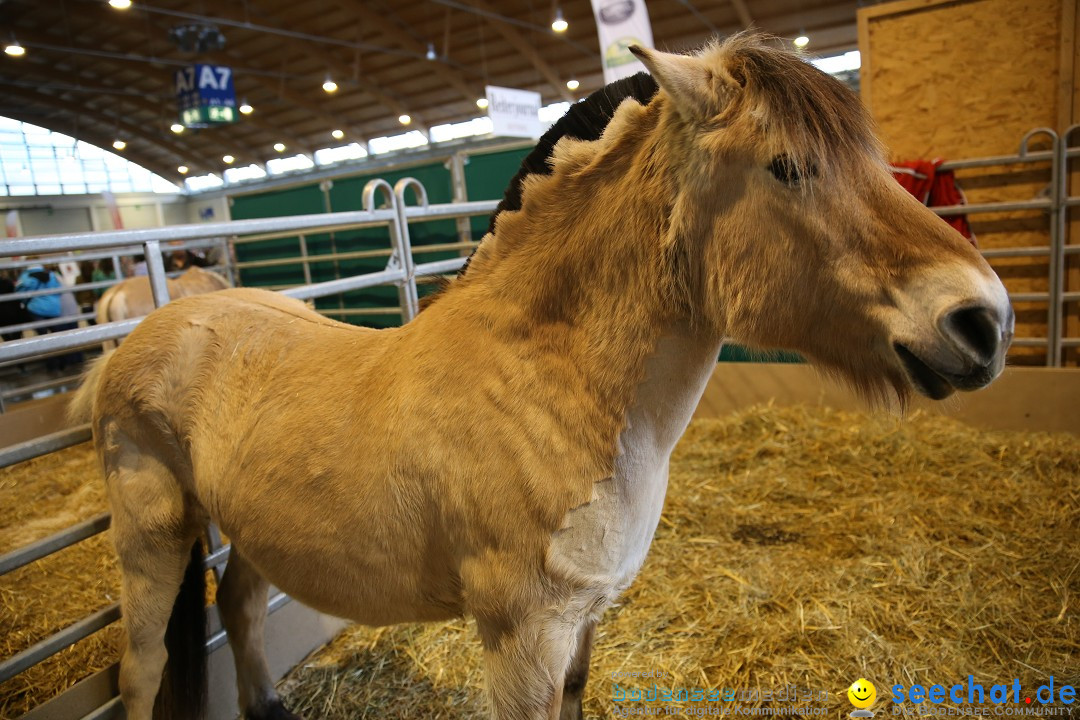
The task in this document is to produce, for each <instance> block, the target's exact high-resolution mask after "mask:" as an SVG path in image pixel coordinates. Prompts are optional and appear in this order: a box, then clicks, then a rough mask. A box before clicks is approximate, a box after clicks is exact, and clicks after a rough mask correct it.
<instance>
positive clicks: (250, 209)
mask: <svg viewBox="0 0 1080 720" xmlns="http://www.w3.org/2000/svg"><path fill="white" fill-rule="evenodd" d="M325 211H326V208H325V207H324V204H323V196H322V192H321V191H320V190H319V186H318V185H303V186H300V187H294V188H288V189H286V190H274V191H270V192H265V193H255V194H251V195H238V196H235V197H234V198H233V199H232V207H231V208H230V215H231V217H232V219H233V220H250V219H253V218H269V217H285V216H288V215H310V214H313V213H322V212H325ZM326 239H327V236H326V235H325V234H316V235H309V236H307V243H308V252H309V253H312V252H315V251H314V250H312V247H313V246H315V247H318V246H320V245H321V244H323V243H325V242H326ZM299 255H300V238H299V237H298V236H291V237H284V238H276V239H274V240H263V241H260V242H254V243H240V244H238V245H237V246H236V259H237V260H238V261H240V262H248V261H253V260H273V259H277V258H285V257H297V256H299ZM316 275H317V273H316V271H315V268H314V267H313V268H312V278H311V279H312V280H313V281H315V282H318V281H319V280H329V279H331V278H332V277H333V274H332V273H331V274H329V275H327V276H325V277H316ZM303 282H304V269H303V266H301V265H300V264H299V263H297V264H296V265H279V266H275V267H266V268H246V269H243V270H241V271H240V284H241V285H244V286H247V287H259V286H265V285H285V284H295V285H300V284H303Z"/></svg>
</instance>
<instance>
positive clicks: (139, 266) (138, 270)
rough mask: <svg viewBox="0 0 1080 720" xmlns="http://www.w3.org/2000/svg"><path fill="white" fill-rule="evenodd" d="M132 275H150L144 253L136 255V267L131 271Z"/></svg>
mask: <svg viewBox="0 0 1080 720" xmlns="http://www.w3.org/2000/svg"><path fill="white" fill-rule="evenodd" d="M131 274H132V276H134V277H139V276H140V275H148V274H149V271H148V270H147V269H146V258H145V257H143V256H142V255H136V256H135V267H134V269H133V270H132V271H131Z"/></svg>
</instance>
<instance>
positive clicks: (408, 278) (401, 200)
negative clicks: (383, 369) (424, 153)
mask: <svg viewBox="0 0 1080 720" xmlns="http://www.w3.org/2000/svg"><path fill="white" fill-rule="evenodd" d="M410 187H411V188H412V189H413V193H414V194H415V195H416V199H417V201H418V202H419V203H420V205H419V207H420V208H421V209H422V210H423V211H424V212H426V211H427V208H428V196H427V188H425V187H424V184H423V183H422V182H420V181H419V180H417V179H416V178H412V177H404V178H401V179H400V180H398V181H397V182H396V183H394V195H395V196H396V198H397V208H396V209H397V214H398V225H399V226H400V227H401V245H402V255H403V259H404V261H405V265H404V267H405V283H406V289H407V291H408V294H409V314H408V316H406V317H405V318H404V319H405V322H408V321H409V320H412V319H413V318H414V317H416V314H417V313H418V312H420V298H419V294H418V293H417V291H416V268H415V266H414V264H413V256H412V241H411V239H410V238H409V217H408V205H406V203H405V191H406V190H408V189H409V188H410Z"/></svg>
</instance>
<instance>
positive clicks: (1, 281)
mask: <svg viewBox="0 0 1080 720" xmlns="http://www.w3.org/2000/svg"><path fill="white" fill-rule="evenodd" d="M13 292H15V279H14V275H13V274H12V273H10V272H8V271H7V270H0V328H5V327H8V326H9V325H18V324H19V323H21V322H22V321H23V306H22V303H21V302H19V301H18V300H4V295H8V294H10V293H13ZM0 337H2V338H3V339H4V340H5V341H7V340H18V339H19V338H20V337H22V333H21V332H9V333H2V334H0Z"/></svg>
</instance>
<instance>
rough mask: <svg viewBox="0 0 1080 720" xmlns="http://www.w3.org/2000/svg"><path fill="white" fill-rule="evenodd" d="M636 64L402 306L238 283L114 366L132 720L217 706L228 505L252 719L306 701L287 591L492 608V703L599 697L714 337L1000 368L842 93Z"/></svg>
mask: <svg viewBox="0 0 1080 720" xmlns="http://www.w3.org/2000/svg"><path fill="white" fill-rule="evenodd" d="M633 52H634V54H635V55H636V56H637V57H638V58H640V59H641V61H642V63H643V64H644V65H645V67H646V68H648V70H649V73H650V74H651V76H652V77H651V78H650V77H648V76H647V75H642V76H639V77H637V78H635V79H633V80H632V81H629V82H628V83H623V84H621V85H617V86H609V87H608V88H605V89H604V90H603V91H599V92H598V93H595V94H594V95H593V96H591V97H590V98H588V99H587V100H585V101H584V102H582V103H579V104H577V105H574V106H572V107H571V109H570V110H569V115H568V118H569V119H568V120H566V122H564V123H562V124H561V125H560V124H556V126H554V127H553V128H552V130H551V131H549V134H548V136H547V137H546V138H545V139H544V141H543V142H542V143H541V144H540V145H539V146H538V147H537V150H536V153H538V155H537V156H536V157H533V158H531V160H532V164H531V165H529V164H526V165H523V172H522V173H521V174H519V176H518V177H516V178H515V180H514V183H513V184H512V187H511V188H510V190H508V191H507V194H506V197H505V201H506V202H505V203H504V205H503V207H502V208H501V209H500V210H499V212H498V213H497V216H496V218H495V220H494V223H493V231H492V232H489V233H488V234H486V235H485V236H484V238H483V240H482V242H481V243H480V245H479V246H478V248H477V249H476V251H475V253H474V255H473V257H472V259H471V262H470V263H469V266H468V269H467V271H465V272H464V273H462V274H461V275H460V276H459V277H457V278H456V279H455V280H454V281H453V282H451V283H450V284H449V285H448V287H447V288H446V289H445V290H443V291H442V292H441V293H440V295H439V296H438V297H437V298H436V299H435V300H434V301H433V302H431V303H430V304H428V306H427V307H426V309H425V310H424V311H423V312H421V313H419V314H418V315H417V316H416V317H415V318H414V319H413V320H412V321H410V322H409V323H407V324H405V325H403V326H401V327H396V328H390V329H383V330H373V329H366V328H360V327H354V326H350V325H346V324H343V323H339V322H334V321H332V320H329V319H327V318H324V317H322V316H321V315H319V314H318V313H315V312H313V311H311V310H309V309H307V308H305V307H304V306H303V305H302V304H301V303H299V302H296V301H294V300H290V299H288V298H284V297H282V296H280V295H278V294H275V293H272V292H268V291H261V290H257V289H235V290H225V291H222V292H220V293H215V294H214V295H213V296H194V297H187V298H182V299H180V300H176V301H174V302H170V303H168V304H167V305H165V306H164V307H162V308H160V309H158V310H156V311H155V312H153V313H151V314H150V315H149V316H148V317H147V318H146V319H145V320H144V321H143V322H142V323H141V324H140V325H139V326H138V327H137V328H136V329H135V331H134V332H133V333H132V334H131V335H130V336H129V338H128V339H127V340H126V341H125V342H124V344H123V345H122V346H121V347H120V348H119V349H118V350H117V351H116V352H114V353H112V354H111V355H109V356H108V357H106V358H104V359H103V360H102V361H100V362H99V363H98V364H96V365H94V366H93V367H92V368H91V370H90V371H89V375H88V377H87V380H86V382H85V384H84V386H83V388H82V389H81V390H80V392H79V395H78V396H77V397H76V398H75V403H74V405H73V407H72V413H73V415H74V416H75V417H85V418H88V419H90V420H91V425H92V429H93V437H94V443H95V447H96V450H97V454H98V456H99V459H100V462H101V465H102V467H103V470H104V474H105V478H106V485H107V488H108V495H109V500H110V504H111V507H112V513H113V520H112V522H113V525H112V531H113V538H114V542H115V546H116V551H117V554H118V557H119V564H120V568H121V571H122V576H123V596H122V597H123V599H122V609H123V614H124V619H125V624H126V629H127V640H126V646H125V651H124V655H123V659H122V661H121V667H120V693H121V698H122V701H123V704H124V706H125V708H126V710H127V716H128V717H129V718H131V719H132V720H146V719H147V718H150V717H151V716H152V713H153V712H154V705H155V697H158V699H159V701H161V709H162V711H163V712H165V713H166V715H165V716H167V717H187V718H192V717H200V716H201V712H202V707H203V704H204V703H205V700H204V696H205V693H203V694H202V695H200V694H199V693H195V692H193V690H192V688H195V687H199V685H198V683H197V682H196V680H195V679H197V678H198V677H201V675H200V672H202V671H200V670H199V668H200V663H204V662H205V653H204V651H203V646H202V641H203V637H204V636H203V633H202V629H203V627H204V625H203V624H201V623H204V622H205V607H204V600H203V595H202V594H201V593H202V592H203V586H202V583H203V582H204V572H203V569H202V564H201V559H202V552H203V551H202V547H201V543H200V541H199V536H200V534H201V533H202V532H203V531H204V529H205V528H206V526H207V524H208V523H209V522H211V521H213V522H215V523H217V524H218V525H219V526H220V528H221V529H222V531H224V532H225V533H226V534H227V535H228V536H229V538H230V539H231V541H232V553H231V555H230V558H229V561H228V565H227V567H226V570H225V572H224V577H223V579H222V581H221V583H220V586H219V588H218V591H217V601H218V605H219V608H220V612H221V617H222V620H223V623H224V626H225V628H226V630H227V632H228V637H229V642H230V643H231V646H232V649H233V653H234V656H235V662H236V670H237V686H238V697H239V703H240V709H241V711H242V712H243V713H244V714H245V717H247V718H250V719H252V720H265V719H267V718H273V719H275V720H281V719H294V718H296V717H297V716H296V715H294V714H292V713H291V712H289V711H288V710H287V709H286V708H285V706H284V704H283V703H282V701H281V699H280V698H279V696H278V695H277V693H276V692H275V689H274V686H273V683H272V681H271V677H270V673H269V671H268V670H267V663H266V658H265V654H264V649H263V640H262V634H263V627H264V620H265V616H266V599H267V588H268V584H269V583H273V584H274V585H275V586H277V587H278V588H280V589H281V590H282V591H284V592H286V593H288V594H289V595H291V596H292V597H294V598H296V599H297V600H299V601H300V602H302V603H304V604H306V605H309V606H311V607H313V608H316V609H317V610H320V611H322V612H326V613H329V614H332V615H336V616H340V617H345V618H351V619H353V620H355V621H357V622H360V623H365V624H369V625H376V626H380V625H388V624H394V623H401V622H415V621H436V620H444V619H449V618H454V617H458V616H463V615H469V616H472V617H473V618H475V621H476V626H477V629H478V634H479V639H480V643H481V645H482V647H483V655H484V668H485V677H486V686H487V696H488V701H489V704H490V709H491V713H492V716H493V717H494V718H496V720H554V719H556V718H559V719H561V720H570V719H572V718H580V717H581V702H582V695H583V692H584V688H585V684H586V679H587V676H588V668H589V655H590V652H591V645H592V638H593V633H594V628H595V627H596V623H597V622H598V620H599V619H600V617H601V615H602V614H603V612H604V610H605V608H607V607H609V606H610V605H611V604H612V603H613V602H614V601H615V600H616V598H618V597H619V595H620V593H622V592H623V591H624V590H625V589H626V588H627V587H628V586H629V584H630V583H631V582H632V581H633V579H634V577H635V575H636V574H637V572H638V570H639V568H640V567H641V565H642V563H643V562H644V560H645V557H646V554H647V552H648V549H649V545H650V543H651V541H652V537H653V533H654V531H655V529H656V526H657V523H658V521H659V518H660V514H661V509H662V506H663V501H664V496H665V492H666V488H667V480H668V460H669V456H670V454H671V451H672V449H673V447H674V445H675V443H676V441H677V440H678V439H679V437H680V435H681V434H682V433H683V431H684V430H685V428H686V426H687V424H688V422H689V420H690V417H691V414H692V412H693V411H694V408H695V406H696V404H697V402H698V400H699V398H700V396H701V394H702V392H703V390H704V387H705V384H706V381H707V380H708V379H709V377H710V376H711V375H712V374H713V371H714V369H715V368H716V360H717V356H718V352H719V350H720V348H721V345H722V344H723V342H725V341H726V340H733V341H738V342H742V343H746V344H750V345H754V346H763V347H773V348H786V349H789V350H793V351H797V352H799V353H802V354H803V355H804V356H805V357H806V358H807V359H808V360H809V361H810V362H812V363H814V364H816V365H817V367H819V368H821V369H822V370H823V371H824V372H826V373H829V374H831V375H834V376H836V377H837V378H839V379H840V380H842V381H843V382H844V383H846V384H847V385H849V386H851V387H852V388H854V389H855V390H857V391H859V392H860V393H861V394H862V395H863V396H864V397H866V398H867V400H868V401H869V402H870V403H872V404H878V405H881V404H885V405H889V406H890V407H891V406H893V405H897V404H898V405H899V406H900V407H903V406H904V404H905V403H906V402H907V401H908V399H909V398H910V397H911V396H912V395H913V394H915V393H918V394H921V395H924V396H928V397H930V398H935V399H941V398H944V397H947V396H949V395H950V394H952V393H953V392H954V391H955V390H963V391H970V390H975V389H977V388H981V387H984V386H986V385H987V384H989V383H990V382H991V381H992V380H994V379H995V378H996V377H997V376H998V375H999V373H1000V372H1001V370H1002V368H1003V366H1004V363H1005V354H1006V350H1007V348H1008V346H1009V343H1010V342H1011V338H1012V334H1013V326H1014V315H1013V311H1012V308H1011V306H1010V304H1009V300H1008V296H1007V294H1006V291H1005V288H1004V287H1003V285H1002V283H1001V281H1000V280H999V279H998V277H997V276H996V275H995V274H994V272H993V270H992V269H991V268H990V266H989V265H988V264H987V262H986V261H985V260H984V259H983V258H982V257H981V256H980V255H979V253H978V252H977V251H976V250H975V249H974V248H972V247H971V245H969V244H968V243H967V241H966V240H964V238H963V237H961V235H960V234H959V233H957V232H956V231H955V230H954V229H952V228H951V227H949V226H948V225H947V224H945V223H943V222H941V220H940V219H939V218H938V217H936V216H935V215H934V214H933V213H931V212H930V211H929V210H928V209H927V208H925V207H924V206H923V205H921V204H920V203H919V202H918V201H917V200H916V199H915V198H913V197H911V196H910V195H909V194H908V193H907V192H906V191H904V189H903V188H901V187H900V186H899V185H898V184H897V183H896V182H895V181H894V180H893V179H892V177H891V176H890V174H889V171H888V167H887V165H886V163H885V161H884V154H883V151H882V149H881V147H880V144H879V142H878V140H877V139H876V136H875V134H874V131H873V128H872V124H871V121H870V119H869V117H868V115H867V113H866V111H865V110H864V109H863V108H862V106H861V105H860V103H859V101H858V99H857V98H856V96H855V95H854V94H853V93H852V92H851V91H849V90H848V89H847V88H846V87H845V86H844V85H843V84H842V83H840V82H839V81H837V80H835V79H833V78H831V77H829V76H828V75H826V74H824V73H822V72H820V71H818V70H817V69H815V68H814V67H812V66H811V65H809V64H807V63H805V62H803V61H802V60H801V59H799V58H798V57H797V56H796V55H794V54H792V53H790V52H788V51H787V50H784V49H781V48H779V47H777V46H776V45H775V43H774V41H771V40H769V39H766V38H763V37H760V36H757V35H737V36H734V37H731V38H729V39H727V40H724V41H722V42H714V43H712V44H709V45H708V46H706V47H705V48H704V49H703V50H701V51H699V52H697V53H695V54H691V55H676V54H668V53H663V52H659V51H654V50H648V49H644V48H637V47H635V48H634V49H633ZM163 668H164V669H165V670H163ZM163 675H164V679H163ZM185 682H186V683H191V684H190V685H189V686H187V687H180V688H178V687H177V684H178V683H185ZM159 688H160V693H159ZM169 711H171V712H172V713H173V714H171V715H169V714H168V712H169Z"/></svg>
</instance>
